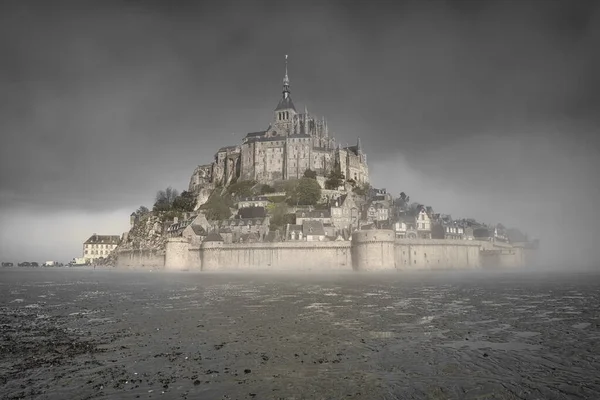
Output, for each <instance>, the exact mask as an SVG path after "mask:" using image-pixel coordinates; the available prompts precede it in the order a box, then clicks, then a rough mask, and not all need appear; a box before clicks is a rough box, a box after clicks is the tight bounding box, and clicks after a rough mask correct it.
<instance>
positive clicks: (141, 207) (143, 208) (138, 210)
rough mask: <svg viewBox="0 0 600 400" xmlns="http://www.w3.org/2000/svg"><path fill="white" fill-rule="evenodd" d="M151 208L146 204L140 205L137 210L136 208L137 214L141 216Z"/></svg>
mask: <svg viewBox="0 0 600 400" xmlns="http://www.w3.org/2000/svg"><path fill="white" fill-rule="evenodd" d="M149 212H150V210H148V207H146V206H140V208H138V209H137V210H135V215H136V216H138V217H141V216H142V215H145V214H148V213H149Z"/></svg>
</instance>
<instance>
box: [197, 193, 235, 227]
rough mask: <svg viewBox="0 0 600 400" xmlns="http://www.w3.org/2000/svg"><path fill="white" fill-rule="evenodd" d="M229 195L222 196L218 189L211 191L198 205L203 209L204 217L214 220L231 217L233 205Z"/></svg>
mask: <svg viewBox="0 0 600 400" xmlns="http://www.w3.org/2000/svg"><path fill="white" fill-rule="evenodd" d="M232 203H233V202H232V200H231V197H230V196H227V195H225V196H222V195H221V194H220V193H219V191H218V190H215V191H213V192H212V194H211V195H210V197H209V198H208V200H207V201H206V203H204V204H203V205H201V206H200V209H201V210H202V211H204V215H205V216H206V219H208V220H211V221H215V220H223V219H227V218H229V217H231V209H230V207H232V206H233V204H232Z"/></svg>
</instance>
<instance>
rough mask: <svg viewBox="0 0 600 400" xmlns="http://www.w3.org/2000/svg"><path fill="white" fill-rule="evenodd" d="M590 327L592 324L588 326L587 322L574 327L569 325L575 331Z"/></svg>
mask: <svg viewBox="0 0 600 400" xmlns="http://www.w3.org/2000/svg"><path fill="white" fill-rule="evenodd" d="M590 325H592V324H590V323H589V322H581V323H579V324H575V325H571V326H572V327H573V328H575V329H585V328H587V327H588V326H590Z"/></svg>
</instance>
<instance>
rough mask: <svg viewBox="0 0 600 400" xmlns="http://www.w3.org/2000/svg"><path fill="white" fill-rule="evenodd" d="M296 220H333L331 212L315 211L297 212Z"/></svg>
mask: <svg viewBox="0 0 600 400" xmlns="http://www.w3.org/2000/svg"><path fill="white" fill-rule="evenodd" d="M302 214H304V215H302ZM296 218H331V212H330V211H329V210H313V211H304V210H297V211H296Z"/></svg>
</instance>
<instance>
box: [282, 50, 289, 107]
mask: <svg viewBox="0 0 600 400" xmlns="http://www.w3.org/2000/svg"><path fill="white" fill-rule="evenodd" d="M287 60H288V56H287V54H286V55H285V76H284V77H283V98H284V99H287V98H288V96H289V95H290V78H288V68H287V67H288V61H287Z"/></svg>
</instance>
